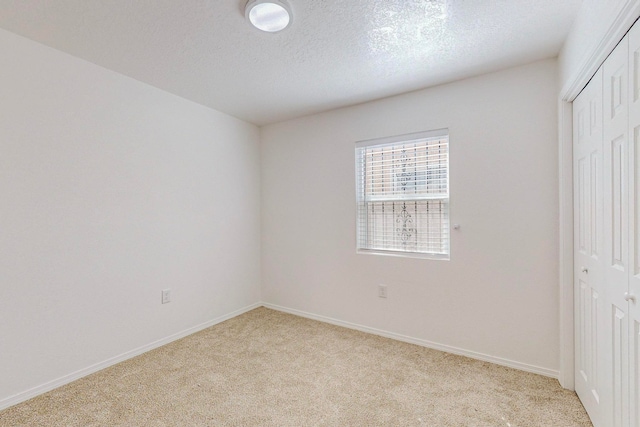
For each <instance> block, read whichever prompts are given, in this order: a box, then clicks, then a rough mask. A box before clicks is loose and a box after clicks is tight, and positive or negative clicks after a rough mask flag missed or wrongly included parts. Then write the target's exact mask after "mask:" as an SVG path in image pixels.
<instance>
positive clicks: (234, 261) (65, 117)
mask: <svg viewBox="0 0 640 427" xmlns="http://www.w3.org/2000/svg"><path fill="white" fill-rule="evenodd" d="M0 56H1V57H2V66H1V67H0V82H1V83H0V195H1V200H2V201H1V203H0V325H1V327H0V407H1V406H3V401H4V404H5V405H4V406H6V403H7V402H9V401H11V396H13V395H16V394H19V393H24V392H25V391H27V390H29V389H31V388H33V387H36V388H37V387H39V386H42V385H43V384H45V383H47V382H49V381H53V380H56V379H59V378H61V377H65V376H67V375H70V374H72V373H74V372H76V371H78V370H82V369H84V368H87V367H89V366H91V365H93V364H96V363H100V362H103V361H105V360H108V359H110V358H113V357H116V356H118V355H121V354H123V353H126V352H129V351H131V350H133V349H136V348H138V347H140V346H144V345H147V344H149V343H151V342H153V341H155V340H160V339H163V338H166V337H168V336H170V335H171V334H174V333H177V332H180V331H183V330H185V329H187V328H190V327H194V326H196V325H199V324H201V323H203V322H207V321H210V320H212V319H216V318H218V317H220V316H224V315H226V314H229V313H231V312H233V311H235V310H239V309H242V308H243V307H247V306H248V305H250V304H254V303H257V302H259V301H260V185H259V178H260V177H259V169H260V167H259V145H258V138H259V131H258V129H257V128H256V127H255V126H253V125H250V124H247V123H245V122H242V121H240V120H237V119H235V118H232V117H230V116H227V115H225V114H222V113H219V112H216V111H213V110H211V109H208V108H205V107H202V106H200V105H197V104H194V103H192V102H189V101H186V100H184V99H182V98H178V97H176V96H173V95H170V94H168V93H165V92H162V91H160V90H158V89H155V88H153V87H150V86H148V85H145V84H143V83H140V82H137V81H134V80H132V79H129V78H127V77H124V76H121V75H119V74H116V73H113V72H111V71H108V70H105V69H103V68H100V67H98V66H95V65H93V64H90V63H87V62H84V61H82V60H79V59H77V58H74V57H71V56H68V55H66V54H63V53H60V52H58V51H55V50H53V49H50V48H47V47H44V46H42V45H39V44H36V43H34V42H31V41H29V40H26V39H23V38H21V37H18V36H16V35H14V34H11V33H9V32H6V31H0ZM164 288H171V289H172V290H173V301H172V302H171V303H170V304H166V305H161V304H160V296H161V289H164ZM14 400H15V399H14Z"/></svg>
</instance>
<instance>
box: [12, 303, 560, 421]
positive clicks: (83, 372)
mask: <svg viewBox="0 0 640 427" xmlns="http://www.w3.org/2000/svg"><path fill="white" fill-rule="evenodd" d="M262 306H264V307H266V308H270V309H272V310H277V311H282V312H284V313H289V314H294V315H296V316H300V317H306V318H308V319H313V320H318V321H320V322H324V323H330V324H332V325H337V326H343V327H345V328H349V329H355V330H358V331H362V332H367V333H370V334H374V335H379V336H383V337H386V338H391V339H395V340H398V341H403V342H407V343H410V344H416V345H419V346H422V347H427V348H432V349H435V350H440V351H444V352H447V353H452V354H458V355H461V356H467V357H470V358H472V359H478V360H482V361H485V362H491V363H495V364H496V365H502V366H507V367H510V368H514V369H519V370H521V371H526V372H532V373H535V374H540V375H544V376H547V377H552V378H556V379H557V378H558V376H559V372H558V371H554V370H552V369H547V368H542V367H539V366H534V365H529V364H526V363H521V362H516V361H513V360H508V359H503V358H501V357H495V356H489V355H486V354H482V353H478V352H475V351H470V350H464V349H461V348H457V347H452V346H448V345H445V344H439V343H435V342H432V341H427V340H423V339H419V338H413V337H408V336H405V335H400V334H396V333H393V332H388V331H383V330H381V329H375V328H370V327H368V326H363V325H358V324H355V323H350V322H345V321H342V320H338V319H333V318H330V317H326V316H321V315H318V314H312V313H307V312H304V311H300V310H295V309H292V308H287V307H281V306H279V305H275V304H269V303H255V304H251V305H249V306H247V307H244V308H241V309H239V310H236V311H233V312H231V313H228V314H226V315H224V316H220V317H217V318H215V319H213V320H210V321H208V322H205V323H201V324H199V325H196V326H194V327H191V328H188V329H185V330H183V331H181V332H178V333H175V334H173V335H169V336H168V337H165V338H162V339H160V340H157V341H154V342H152V343H149V344H147V345H144V346H142V347H138V348H136V349H134V350H131V351H128V352H126V353H122V354H120V355H118V356H115V357H112V358H110V359H107V360H105V361H103V362H99V363H96V364H94V365H91V366H88V367H86V368H83V369H80V370H78V371H76V372H73V373H71V374H68V375H65V376H63V377H60V378H58V379H55V380H53V381H49V382H47V383H44V384H42V385H39V386H36V387H33V388H31V389H29V390H26V391H23V392H20V393H18V394H15V395H13V396H9V397H8V398H5V399H2V400H0V411H1V410H3V409H6V408H8V407H10V406H13V405H17V404H18V403H21V402H24V401H26V400H29V399H31V398H34V397H36V396H38V395H40V394H43V393H46V392H48V391H51V390H53V389H55V388H58V387H61V386H63V385H65V384H69V383H70V382H73V381H75V380H78V379H80V378H82V377H85V376H87V375H90V374H93V373H95V372H98V371H100V370H102V369H105V368H108V367H109V366H113V365H115V364H117V363H120V362H123V361H125V360H127V359H131V358H132V357H135V356H138V355H140V354H142V353H146V352H147V351H150V350H153V349H156V348H158V347H162V346H163V345H166V344H169V343H171V342H173V341H176V340H179V339H180V338H184V337H186V336H188V335H191V334H194V333H196V332H199V331H201V330H203V329H206V328H209V327H211V326H213V325H216V324H218V323H221V322H224V321H225V320H229V319H231V318H233V317H236V316H239V315H241V314H244V313H246V312H248V311H251V310H253V309H255V308H258V307H262Z"/></svg>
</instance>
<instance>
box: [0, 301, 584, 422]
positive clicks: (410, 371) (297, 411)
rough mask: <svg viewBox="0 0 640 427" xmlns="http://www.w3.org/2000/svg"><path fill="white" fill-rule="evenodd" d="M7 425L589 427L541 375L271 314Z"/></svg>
mask: <svg viewBox="0 0 640 427" xmlns="http://www.w3.org/2000/svg"><path fill="white" fill-rule="evenodd" d="M0 426H12V427H14V426H15V427H17V426H29V427H33V426H65V427H66V426H83V427H84V426H154V427H162V426H172V427H173V426H434V427H435V426H437V427H440V426H456V427H460V426H505V427H516V426H526V427H533V426H545V427H547V426H549V427H564V426H566V427H569V426H591V423H590V421H589V418H588V416H587V414H586V412H585V411H584V408H583V407H582V405H581V404H580V402H579V400H578V398H577V397H576V395H575V393H573V392H570V391H567V390H563V389H562V388H561V387H560V385H559V384H558V382H557V381H556V380H554V379H551V378H546V377H543V376H540V375H535V374H530V373H526V372H521V371H518V370H515V369H510V368H506V367H503V366H498V365H494V364H491V363H486V362H481V361H478V360H473V359H469V358H466V357H461V356H456V355H452V354H448V353H443V352H440V351H436V350H431V349H427V348H423V347H420V346H416V345H412V344H406V343H403V342H398V341H394V340H391V339H387V338H382V337H379V336H375V335H370V334H366V333H362V332H358V331H353V330H350V329H345V328H341V327H337V326H333V325H328V324H325V323H321V322H317V321H314V320H309V319H305V318H301V317H297V316H292V315H289V314H285V313H280V312H277V311H274V310H269V309H266V308H258V309H255V310H253V311H250V312H248V313H245V314H243V315H241V316H238V317H235V318H233V319H231V320H227V321H226V322H223V323H220V324H218V325H215V326H213V327H211V328H208V329H205V330H203V331H201V332H198V333H196V334H193V335H190V336H188V337H186V338H183V339H181V340H179V341H175V342H173V343H171V344H168V345H166V346H164V347H161V348H158V349H156V350H153V351H150V352H148V353H145V354H143V355H141V356H138V357H135V358H133V359H130V360H128V361H125V362H122V363H119V364H117V365H114V366H112V367H110V368H107V369H104V370H102V371H100V372H97V373H95V374H93V375H90V376H88V377H85V378H82V379H80V380H78V381H75V382H73V383H71V384H68V385H66V386H63V387H60V388H58V389H56V390H53V391H51V392H49V393H46V394H43V395H41V396H38V397H36V398H34V399H31V400H29V401H27V402H24V403H21V404H19V405H16V406H13V407H11V408H8V409H6V410H4V411H2V412H0Z"/></svg>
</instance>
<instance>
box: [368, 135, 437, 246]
mask: <svg viewBox="0 0 640 427" xmlns="http://www.w3.org/2000/svg"><path fill="white" fill-rule="evenodd" d="M356 186H357V188H356V197H357V209H358V216H357V245H358V246H357V249H358V251H359V252H374V253H388V254H400V255H403V254H404V255H414V256H416V255H417V256H421V257H426V258H444V259H448V258H449V132H448V130H447V129H444V130H438V131H431V132H421V133H416V134H410V135H402V136H397V137H391V138H384V139H376V140H371V141H362V142H358V143H356Z"/></svg>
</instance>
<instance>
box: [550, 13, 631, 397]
mask: <svg viewBox="0 0 640 427" xmlns="http://www.w3.org/2000/svg"><path fill="white" fill-rule="evenodd" d="M638 17H640V2H638V1H637V0H625V1H624V2H623V3H622V4H621V6H620V9H619V10H618V13H617V14H616V17H615V19H614V20H613V22H612V23H611V25H610V26H609V29H608V30H607V33H606V34H605V36H604V37H603V38H602V40H600V42H599V43H598V45H597V46H596V47H595V48H594V49H593V50H592V52H591V54H590V55H587V56H586V58H585V60H584V61H583V63H582V66H581V67H580V68H579V69H578V71H577V72H576V73H575V74H574V75H573V76H572V77H571V78H570V79H569V80H568V81H567V83H566V84H565V85H564V86H563V87H562V89H561V90H560V94H559V96H558V181H559V183H558V185H559V192H558V195H559V210H560V212H559V213H560V217H559V227H560V228H559V233H558V234H559V246H558V249H559V278H558V279H559V296H560V324H559V328H560V369H559V373H560V374H559V376H558V380H559V381H560V384H561V385H562V387H564V388H567V389H569V390H574V387H575V376H574V375H575V374H574V368H575V367H574V357H575V345H574V333H573V331H574V295H573V100H574V99H575V98H576V97H577V96H578V94H579V93H580V92H581V91H582V89H583V88H584V87H585V86H586V85H587V83H589V80H591V77H593V75H594V74H595V73H596V72H597V71H598V68H600V66H601V65H602V64H603V63H604V60H605V59H607V57H608V56H609V54H610V53H611V52H612V51H613V49H614V48H615V47H616V46H617V44H618V43H619V42H620V40H622V38H623V37H624V36H625V34H626V33H627V32H628V31H629V29H630V28H631V26H632V25H633V24H634V22H635V21H636V20H637V19H638Z"/></svg>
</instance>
